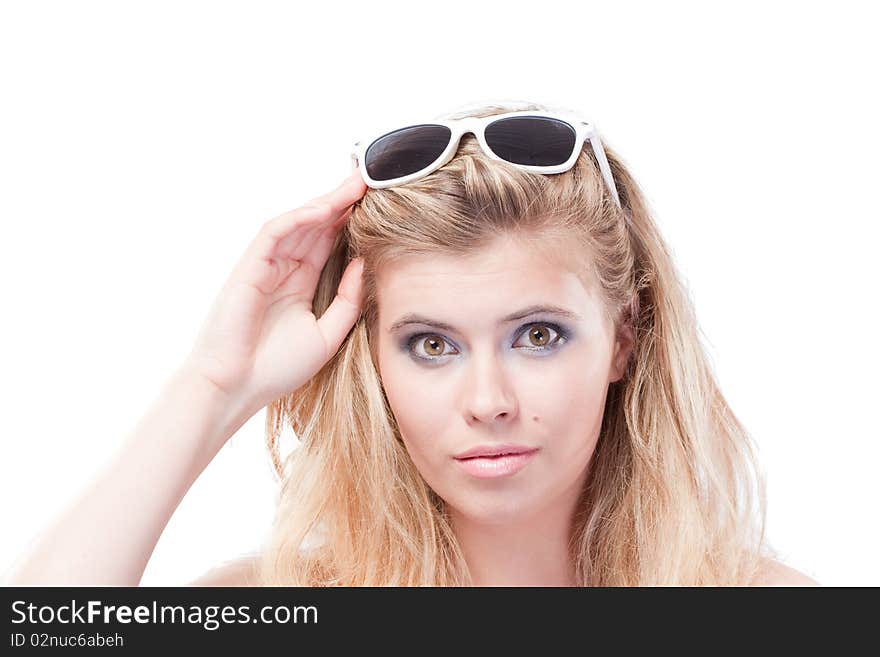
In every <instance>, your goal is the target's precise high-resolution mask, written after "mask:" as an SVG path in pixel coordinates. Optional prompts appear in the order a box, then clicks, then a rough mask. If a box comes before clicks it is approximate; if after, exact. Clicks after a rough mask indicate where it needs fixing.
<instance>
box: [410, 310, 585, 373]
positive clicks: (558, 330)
mask: <svg viewBox="0 0 880 657" xmlns="http://www.w3.org/2000/svg"><path fill="white" fill-rule="evenodd" d="M534 327H545V328H548V329H550V330H551V331H553V333H554V334H555V335H554V336H551V338H550V342H549V343H548V344H546V345H543V346H533V347H522V349H524V350H525V351H528V352H539V353H541V352H554V351H556V350H557V349H559V348H560V347H561V346H562V345H563V344H565V343H566V342H568V340H569V338H570V335H571V334H570V333H569V331H568V329H565V328H563V327H562V326H560V325H558V324H556V323H554V322H543V321H541V320H535V321H532V322H529V323H528V324H523V325H522V326H520V327H519V328H518V329H517V331H516V333H515V337H517V338H518V337H519V336H520V335H522V334H524V332H525V330H526V329H531V328H534ZM429 337H438V338H441V339H442V340H443V342H445V343H447V344H451V345H454V343H453V342H452V341H450V340H448V339H447V338H446V337H445V336H443V335H441V334H440V333H437V332H436V331H431V332H428V331H422V332H419V333H415V334H413V335H411V336H409V337H405V338H404V339H403V340H402V341H401V348H403V349H405V350H406V351H407V353H408V354H409V355H410V356H411V357H412V358H413V359H414V360H417V361H422V362H427V363H436V362H439V361H441V360H444V359H445V357H446V356H449V355H452V354H440V355H439V356H420V355H419V354H417V353H415V351H414V350H413V347H414V346H415V345H416V343H417V342H418V341H419V340H423V339H424V338H429Z"/></svg>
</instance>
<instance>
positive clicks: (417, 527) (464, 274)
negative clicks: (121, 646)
mask: <svg viewBox="0 0 880 657" xmlns="http://www.w3.org/2000/svg"><path fill="white" fill-rule="evenodd" d="M510 109H512V108H509V107H501V106H492V107H486V108H483V109H482V110H479V111H473V112H469V113H468V115H470V116H486V115H490V114H496V113H500V112H503V111H509V110H510ZM516 109H538V110H539V109H547V108H546V107H542V106H539V105H533V106H531V107H524V108H516ZM451 118H458V117H451ZM603 139H604V141H605V146H606V155H607V157H608V160H609V164H610V166H611V170H612V173H613V176H614V180H615V183H616V185H617V189H618V193H619V196H620V200H621V204H622V207H618V206H617V204H616V203H615V201H614V199H613V197H612V196H611V194H610V192H609V190H608V188H607V187H606V186H605V183H604V181H603V179H602V176H601V174H600V171H599V168H598V165H597V162H596V159H595V156H594V155H593V153H592V151H591V149H590V146H589V142H588V143H587V144H585V146H584V149H583V151H582V152H581V154H580V157H579V158H578V161H577V163H576V164H575V166H574V167H573V168H572V169H571V170H569V171H566V172H564V173H561V174H554V175H542V174H535V173H530V172H526V171H523V170H521V169H518V168H516V167H514V166H512V165H509V164H507V163H505V162H499V161H497V160H492V159H490V158H489V157H488V156H487V155H486V154H485V153H483V151H482V150H481V149H480V148H479V146H478V144H477V143H476V140H475V139H473V137H472V136H470V135H465V136H464V137H463V138H462V140H461V143H460V146H459V150H458V152H457V154H456V156H455V158H453V159H452V160H451V161H450V162H449V163H447V164H446V165H445V166H443V167H442V168H441V169H439V170H437V171H435V172H433V173H432V174H430V175H429V176H427V177H424V178H421V179H419V180H416V181H413V182H410V183H408V184H406V185H403V186H399V187H392V188H388V189H382V190H367V193H366V195H365V196H364V197H363V198H362V199H361V200H360V201H359V203H357V204H356V205H355V207H354V209H353V211H352V214H351V217H350V218H349V220H348V223H347V225H346V227H345V228H344V229H343V230H342V231H341V232H340V235H339V237H338V240H337V244H336V248H335V250H334V253H333V255H331V258H330V260H329V261H328V264H327V266H326V267H325V269H324V272H323V273H322V277H321V281H320V282H319V286H318V291H317V294H316V297H315V301H314V310H315V314H316V315H318V316H320V314H321V313H322V312H323V311H324V310H325V309H326V308H327V306H328V305H329V303H330V302H331V301H332V299H333V297H334V296H335V293H336V287H337V286H338V284H339V280H340V278H341V275H342V272H343V271H344V268H345V266H346V264H347V263H348V261H349V260H351V259H352V258H355V257H363V258H364V272H363V281H364V297H363V313H362V316H361V318H360V319H359V321H358V322H357V324H356V325H355V327H354V328H353V329H352V332H351V333H350V335H349V336H348V338H347V339H346V341H345V342H344V343H343V345H342V348H341V349H340V351H339V353H338V354H337V355H336V357H335V358H334V359H332V360H331V361H330V362H329V363H328V364H327V365H326V366H325V368H324V369H323V370H322V371H321V372H319V373H318V375H316V376H315V377H314V378H313V380H312V381H310V382H309V383H308V384H306V385H305V386H303V388H301V389H300V390H298V391H295V392H294V393H293V394H291V395H290V396H289V397H287V398H285V399H282V400H278V402H276V403H275V404H273V405H271V406H270V407H269V413H268V415H267V427H268V438H269V444H270V448H271V449H273V451H274V452H273V453H277V436H278V433H279V431H280V430H281V428H282V426H283V424H285V423H290V425H291V426H292V428H293V430H294V431H295V433H296V435H297V437H298V438H299V439H300V440H301V441H302V447H301V448H300V449H297V450H295V451H294V452H293V453H292V454H291V455H290V457H289V460H288V463H287V468H286V469H284V470H283V475H284V490H283V491H282V497H281V503H280V505H279V510H278V523H277V525H276V528H275V533H274V534H273V537H272V542H271V544H270V546H269V550H268V551H267V558H266V560H265V562H264V570H263V572H264V577H265V578H266V579H267V581H286V582H299V583H302V584H315V583H321V582H324V583H351V584H393V583H396V584H444V583H445V584H449V583H467V582H468V574H467V568H466V565H465V564H464V562H463V559H462V555H461V552H460V549H459V546H458V545H457V542H456V538H455V533H454V531H453V527H454V524H455V520H456V518H457V517H466V518H468V519H470V520H472V521H477V522H484V523H491V522H494V523H505V522H512V521H514V519H522V518H523V516H524V515H525V516H529V515H532V514H539V513H541V511H542V509H545V508H547V507H548V506H550V505H553V508H559V505H560V504H563V505H565V507H566V508H569V509H570V510H571V516H572V538H571V558H572V561H573V563H574V565H575V567H576V572H577V573H578V575H579V577H580V578H581V580H582V581H583V582H584V583H615V582H617V583H651V582H652V581H655V582H664V583H668V582H695V583H699V582H712V581H718V580H725V579H726V580H728V581H733V580H737V579H744V578H746V577H748V575H749V573H751V572H753V571H754V569H755V568H756V567H757V564H758V561H757V557H758V552H759V550H760V549H761V547H762V545H761V544H762V540H763V525H762V522H763V507H762V502H763V490H762V488H761V481H760V478H759V477H756V476H755V474H756V473H755V472H754V471H753V467H752V466H754V462H753V460H752V456H753V455H752V451H751V446H750V443H749V438H748V436H747V434H746V433H745V432H744V430H743V429H742V427H740V426H739V423H738V422H737V421H736V419H735V417H734V416H733V414H732V413H731V412H730V410H729V409H728V407H727V405H726V404H725V403H724V400H723V398H722V397H721V395H720V393H719V391H718V389H717V387H716V385H715V382H714V379H713V377H712V375H711V372H710V368H709V367H708V363H707V359H706V356H705V354H704V353H703V350H702V348H701V345H700V342H699V339H698V335H697V329H696V322H695V320H694V317H693V315H692V310H691V306H690V302H689V300H688V298H687V294H686V293H685V290H684V288H683V286H682V285H681V283H680V281H679V278H678V276H677V275H676V272H675V268H674V266H673V264H672V262H671V258H670V256H669V253H668V250H667V249H666V248H665V246H664V243H663V240H662V238H661V236H660V233H659V231H658V230H657V228H656V226H655V225H654V223H653V221H652V220H651V217H650V215H649V213H648V210H647V208H646V206H645V204H644V201H643V197H642V195H641V193H640V191H639V189H638V186H637V185H636V183H635V181H634V180H633V178H632V177H631V176H630V174H629V173H628V172H627V170H626V169H625V167H624V166H623V164H622V162H621V160H620V159H619V157H618V156H617V155H616V153H615V151H614V150H613V148H611V147H609V146H608V143H607V138H604V136H603ZM537 306H543V307H553V308H556V309H557V310H561V311H562V312H561V313H560V312H556V313H552V312H549V311H548V310H543V311H538V312H535V313H532V314H529V315H527V316H523V317H519V318H516V319H513V318H508V316H511V315H514V314H518V311H522V310H527V309H530V308H533V307H537ZM500 443H515V444H519V445H524V446H527V447H537V448H539V449H538V452H537V453H536V454H535V455H534V456H533V458H532V459H531V460H530V461H529V463H528V465H527V466H526V467H525V468H523V469H522V470H520V471H519V472H517V473H516V474H514V475H511V476H506V477H499V478H494V479H480V478H477V477H474V476H472V475H469V474H467V473H466V472H465V471H464V470H463V469H462V467H461V465H460V464H459V463H458V462H457V461H456V460H455V459H454V458H453V457H454V456H455V455H456V454H458V453H460V452H463V451H465V450H467V449H470V448H472V447H474V446H477V445H487V444H500ZM276 458H277V456H276ZM276 465H277V466H278V467H279V470H282V468H281V463H280V462H277V461H276ZM754 484H757V488H755V487H754ZM310 532H316V533H317V532H322V533H323V534H324V538H325V542H324V543H322V544H320V545H319V547H317V548H315V549H314V550H306V549H305V546H304V539H305V538H306V535H307V534H309V533H310Z"/></svg>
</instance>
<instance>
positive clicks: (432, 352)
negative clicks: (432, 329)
mask: <svg viewBox="0 0 880 657" xmlns="http://www.w3.org/2000/svg"><path fill="white" fill-rule="evenodd" d="M445 344H446V343H445V342H444V341H443V339H442V338H438V337H436V336H431V337H428V338H425V339H424V340H422V346H423V347H424V348H425V353H426V354H428V355H429V356H441V355H442V354H443V346H444V345H445Z"/></svg>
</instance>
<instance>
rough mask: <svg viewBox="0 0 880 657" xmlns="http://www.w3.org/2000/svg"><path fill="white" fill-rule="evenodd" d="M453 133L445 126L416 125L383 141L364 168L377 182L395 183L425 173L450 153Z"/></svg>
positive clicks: (374, 147)
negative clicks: (440, 158) (450, 141)
mask: <svg viewBox="0 0 880 657" xmlns="http://www.w3.org/2000/svg"><path fill="white" fill-rule="evenodd" d="M451 136H452V131H451V130H450V129H449V128H447V127H446V126H443V125H430V124H426V125H415V126H410V127H407V128H401V129H400V130H395V131H394V132H389V133H388V134H387V135H384V136H382V137H379V139H377V140H376V141H374V142H373V143H372V144H371V145H370V147H369V148H368V149H367V153H366V155H364V164H365V165H366V167H367V173H368V174H369V175H370V178H372V179H373V180H378V181H381V180H392V179H394V178H401V177H403V176H408V175H410V174H411V173H415V172H416V171H421V170H422V169H424V168H425V167H426V166H428V165H429V164H431V163H432V162H435V161H436V160H437V158H438V157H440V155H441V154H442V153H443V151H445V150H446V147H447V146H448V145H449V139H450V137H451Z"/></svg>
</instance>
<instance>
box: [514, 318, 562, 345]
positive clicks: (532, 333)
mask: <svg viewBox="0 0 880 657" xmlns="http://www.w3.org/2000/svg"><path fill="white" fill-rule="evenodd" d="M527 329H528V330H527V331H525V332H524V333H523V336H524V337H525V339H526V342H527V345H526V346H527V347H530V348H533V349H537V350H539V351H540V350H541V349H544V348H547V347H552V346H553V345H554V344H556V343H557V342H561V340H562V336H561V335H560V331H559V330H557V329H555V328H554V327H553V326H550V325H548V324H532V325H531V326H528V327H527ZM554 335H555V336H557V337H556V340H554V339H553V336H554Z"/></svg>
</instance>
